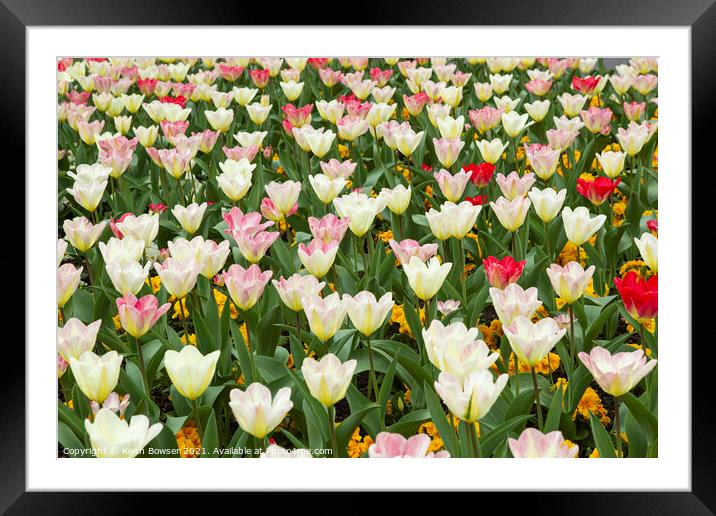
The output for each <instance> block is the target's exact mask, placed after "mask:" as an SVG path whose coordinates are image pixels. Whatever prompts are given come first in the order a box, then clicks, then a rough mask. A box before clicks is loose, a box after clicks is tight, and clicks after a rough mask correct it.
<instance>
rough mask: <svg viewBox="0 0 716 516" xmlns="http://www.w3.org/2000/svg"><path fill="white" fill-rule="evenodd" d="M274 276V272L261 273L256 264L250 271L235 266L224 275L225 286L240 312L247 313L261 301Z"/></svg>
mask: <svg viewBox="0 0 716 516" xmlns="http://www.w3.org/2000/svg"><path fill="white" fill-rule="evenodd" d="M272 275H273V272H272V271H270V270H269V271H264V272H261V269H260V268H259V266H258V265H256V264H254V265H251V266H250V267H249V268H248V269H244V268H243V267H242V266H241V265H238V264H234V265H232V266H231V267H229V270H227V271H226V272H225V273H224V285H226V288H227V289H228V290H229V295H230V296H231V300H232V301H233V302H234V304H235V305H236V306H237V307H238V308H239V309H240V310H244V311H246V310H248V309H249V308H251V307H252V306H254V305H255V304H256V302H257V301H258V300H259V298H260V297H261V294H263V291H264V287H265V286H266V283H268V281H269V280H270V279H271V276H272Z"/></svg>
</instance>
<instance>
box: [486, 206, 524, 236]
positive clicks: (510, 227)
mask: <svg viewBox="0 0 716 516" xmlns="http://www.w3.org/2000/svg"><path fill="white" fill-rule="evenodd" d="M530 204H531V202H530V200H529V198H526V197H515V198H514V199H512V200H508V199H505V198H504V197H499V198H498V199H497V202H496V203H495V202H490V206H491V207H492V210H493V211H494V212H495V215H497V220H499V221H500V224H502V226H503V227H504V228H505V229H506V230H507V231H510V232H512V233H514V232H515V231H517V230H518V229H519V228H520V227H521V226H522V224H524V222H525V217H526V216H527V212H528V211H529V209H530Z"/></svg>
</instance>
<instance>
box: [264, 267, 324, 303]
mask: <svg viewBox="0 0 716 516" xmlns="http://www.w3.org/2000/svg"><path fill="white" fill-rule="evenodd" d="M271 283H272V284H273V286H274V288H275V289H276V291H277V292H278V296H279V297H280V298H281V301H283V304H284V305H286V306H287V307H288V308H290V309H291V310H293V311H294V312H300V311H301V310H303V305H302V304H301V298H303V297H310V296H313V295H319V294H320V293H321V291H322V290H323V287H325V286H326V284H325V283H324V282H322V281H321V282H320V283H319V281H318V280H317V279H316V277H315V276H312V275H311V274H305V275H301V274H298V273H296V274H294V275H292V276H291V277H289V278H288V279H286V278H284V277H283V276H281V277H280V278H279V280H278V281H276V280H271Z"/></svg>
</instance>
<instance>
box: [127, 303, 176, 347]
mask: <svg viewBox="0 0 716 516" xmlns="http://www.w3.org/2000/svg"><path fill="white" fill-rule="evenodd" d="M170 307H171V304H170V303H165V304H163V305H162V306H159V301H158V300H157V298H156V296H154V295H152V294H149V295H146V296H144V297H142V298H141V299H137V297H135V296H134V295H133V294H127V295H125V296H124V297H120V298H117V310H118V312H119V322H120V323H121V325H122V328H124V330H125V331H126V332H127V333H129V334H130V335H131V336H132V337H135V338H137V339H138V338H140V337H141V336H143V335H144V334H145V333H147V332H148V331H149V330H150V329H151V328H152V327H153V326H154V325H155V324H156V322H157V321H158V320H159V318H160V317H161V316H162V315H164V314H165V313H166V312H167V310H169V308H170Z"/></svg>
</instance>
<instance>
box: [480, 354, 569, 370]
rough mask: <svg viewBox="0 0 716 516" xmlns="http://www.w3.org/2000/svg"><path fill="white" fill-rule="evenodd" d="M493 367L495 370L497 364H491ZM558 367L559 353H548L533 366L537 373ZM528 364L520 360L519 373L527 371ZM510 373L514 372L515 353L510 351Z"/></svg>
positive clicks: (528, 368)
mask: <svg viewBox="0 0 716 516" xmlns="http://www.w3.org/2000/svg"><path fill="white" fill-rule="evenodd" d="M492 367H493V369H495V370H497V364H493V366H492ZM558 368H559V355H558V354H557V353H549V354H548V355H547V356H546V357H544V358H543V359H542V361H541V362H540V363H539V364H537V365H536V366H535V372H536V373H539V374H547V373H549V372H550V371H556V370H557V369H558ZM529 372H530V366H528V365H527V364H526V363H524V362H520V373H529ZM509 373H510V374H515V354H514V353H510V370H509Z"/></svg>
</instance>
